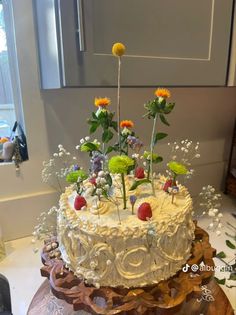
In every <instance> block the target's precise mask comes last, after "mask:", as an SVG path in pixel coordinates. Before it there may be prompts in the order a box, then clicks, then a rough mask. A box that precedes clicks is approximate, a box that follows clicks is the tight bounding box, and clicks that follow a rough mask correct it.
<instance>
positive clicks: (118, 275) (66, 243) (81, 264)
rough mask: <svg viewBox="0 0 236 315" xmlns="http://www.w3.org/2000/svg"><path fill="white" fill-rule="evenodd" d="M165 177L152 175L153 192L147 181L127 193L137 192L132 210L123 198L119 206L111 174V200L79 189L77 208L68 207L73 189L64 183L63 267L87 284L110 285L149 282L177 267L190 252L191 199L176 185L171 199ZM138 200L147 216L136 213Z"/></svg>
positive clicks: (61, 214) (61, 219)
mask: <svg viewBox="0 0 236 315" xmlns="http://www.w3.org/2000/svg"><path fill="white" fill-rule="evenodd" d="M165 180H166V179H165V177H163V176H159V177H158V178H157V179H156V180H155V189H156V194H155V196H152V195H151V191H152V190H151V185H150V184H143V185H140V186H139V187H138V188H137V189H136V190H135V191H132V192H129V195H130V194H135V195H136V197H137V201H136V203H135V206H134V214H133V215H132V211H131V204H130V202H129V200H127V209H123V208H122V199H121V198H120V197H121V196H120V194H119V191H120V187H119V178H116V179H115V180H114V179H113V183H114V182H115V187H114V188H113V191H112V192H111V193H113V197H112V198H111V199H112V201H110V200H100V201H99V200H98V199H97V197H96V196H95V197H91V196H89V195H88V194H86V192H85V195H86V201H87V207H86V209H85V210H80V211H76V210H75V209H74V206H73V204H74V199H75V196H76V192H75V191H73V187H72V186H71V187H68V188H67V189H66V191H65V193H64V194H62V195H61V199H60V209H61V211H60V212H59V217H58V235H59V242H60V249H61V252H62V257H63V259H64V261H65V262H66V264H67V266H68V267H69V268H70V269H71V270H72V271H73V272H74V273H75V274H76V275H78V276H79V277H82V278H84V279H85V280H86V281H87V282H88V283H90V284H93V285H96V286H112V287H116V286H123V287H142V286H146V285H151V284H154V283H158V282H159V281H161V280H164V279H167V278H169V277H171V276H172V275H174V274H175V273H176V272H177V271H179V270H180V269H181V267H182V265H183V264H184V263H185V262H186V261H187V259H188V258H189V256H190V251H191V244H192V240H193V237H194V224H193V222H192V217H191V212H192V200H191V197H190V195H189V193H188V191H187V189H186V188H185V187H183V186H181V185H178V186H179V194H177V195H176V196H175V198H174V203H173V204H172V196H171V195H169V194H168V193H166V192H164V191H163V190H162V187H163V184H164V182H165ZM116 182H117V184H116ZM132 182H133V177H132V176H127V177H126V186H127V189H128V188H129V187H131V185H132ZM87 186H88V187H89V184H87ZM115 198H116V204H117V206H118V207H119V216H118V211H117V206H116V205H115V204H114V202H113V201H114V199H115ZM143 202H148V203H150V205H151V208H152V218H151V220H149V221H142V220H140V219H139V218H138V217H137V215H136V213H137V209H138V207H139V205H140V204H141V203H143ZM119 217H120V221H119Z"/></svg>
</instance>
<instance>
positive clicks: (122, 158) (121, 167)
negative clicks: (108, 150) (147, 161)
mask: <svg viewBox="0 0 236 315" xmlns="http://www.w3.org/2000/svg"><path fill="white" fill-rule="evenodd" d="M133 165H134V160H132V159H131V158H130V157H128V156H126V155H116V156H113V157H112V158H111V159H110V160H109V163H108V168H109V170H110V172H111V173H114V174H126V173H127V172H128V169H129V168H130V167H131V166H133Z"/></svg>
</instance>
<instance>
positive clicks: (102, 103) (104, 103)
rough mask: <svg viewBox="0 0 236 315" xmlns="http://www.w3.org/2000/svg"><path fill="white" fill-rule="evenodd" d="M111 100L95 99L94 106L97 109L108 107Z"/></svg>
mask: <svg viewBox="0 0 236 315" xmlns="http://www.w3.org/2000/svg"><path fill="white" fill-rule="evenodd" d="M110 103H111V100H110V99H109V98H107V97H95V100H94V105H95V106H97V107H106V106H108V105H110Z"/></svg>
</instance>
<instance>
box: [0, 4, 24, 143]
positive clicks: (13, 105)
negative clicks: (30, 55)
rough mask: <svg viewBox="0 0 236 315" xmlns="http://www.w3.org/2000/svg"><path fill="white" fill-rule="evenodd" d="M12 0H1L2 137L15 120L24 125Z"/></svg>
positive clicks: (0, 118) (0, 113) (0, 86)
mask: <svg viewBox="0 0 236 315" xmlns="http://www.w3.org/2000/svg"><path fill="white" fill-rule="evenodd" d="M21 108H22V107H21V94H20V88H19V74H18V67H17V58H16V47H15V33H14V25H13V12H12V1H11V0H0V137H9V136H10V133H11V130H12V127H13V125H14V122H15V121H16V120H18V121H20V122H21V124H22V125H23V123H24V122H23V114H22V110H21Z"/></svg>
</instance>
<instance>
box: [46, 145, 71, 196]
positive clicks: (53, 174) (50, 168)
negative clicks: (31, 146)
mask: <svg viewBox="0 0 236 315" xmlns="http://www.w3.org/2000/svg"><path fill="white" fill-rule="evenodd" d="M76 160H77V158H76V157H75V156H72V155H71V153H70V152H69V151H67V150H66V149H65V148H64V147H63V145H62V144H59V145H58V150H57V152H55V153H53V158H51V159H50V160H49V161H44V162H43V170H42V180H43V182H44V183H47V184H49V185H50V186H51V187H52V188H54V189H55V190H56V191H58V192H63V189H64V187H65V185H66V182H65V178H66V176H67V174H68V173H70V172H71V171H72V170H73V167H74V165H75V164H76Z"/></svg>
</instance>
